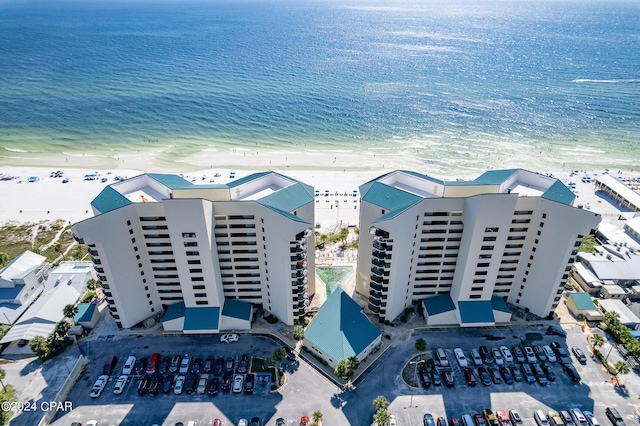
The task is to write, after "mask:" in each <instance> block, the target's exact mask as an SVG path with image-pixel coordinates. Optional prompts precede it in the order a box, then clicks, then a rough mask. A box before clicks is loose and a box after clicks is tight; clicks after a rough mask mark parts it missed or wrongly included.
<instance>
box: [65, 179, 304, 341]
mask: <svg viewBox="0 0 640 426" xmlns="http://www.w3.org/2000/svg"><path fill="white" fill-rule="evenodd" d="M91 204H92V207H93V210H94V214H95V216H94V217H92V218H90V219H86V220H84V221H82V222H79V223H76V224H75V225H73V228H72V229H73V233H74V235H75V236H76V238H77V239H78V240H79V241H80V242H82V243H85V244H87V245H88V247H89V253H90V255H91V258H92V259H93V263H94V264H95V268H96V271H97V273H98V278H99V280H100V282H101V283H102V287H103V289H104V291H105V294H106V296H107V301H108V302H109V307H110V310H111V314H112V315H113V317H114V318H115V319H116V322H117V324H118V326H119V327H125V328H129V327H133V326H134V325H136V324H138V323H140V322H141V321H143V320H145V319H147V318H150V317H153V316H155V315H158V314H161V313H163V312H164V313H165V317H166V316H167V315H166V314H168V313H169V311H170V315H169V316H171V318H169V319H167V318H164V319H163V321H168V320H172V321H174V322H173V323H172V324H173V327H174V329H175V328H176V327H177V329H181V330H183V331H184V332H185V333H207V332H217V331H220V330H227V329H238V328H243V327H245V328H248V326H249V325H250V322H251V312H252V309H251V308H252V307H262V308H264V309H266V310H268V311H269V312H271V313H272V314H274V315H275V316H276V317H278V318H279V319H280V320H282V321H283V322H285V323H286V324H295V323H296V322H297V321H298V319H299V318H300V317H301V316H303V315H304V314H305V313H306V312H307V310H308V306H309V297H310V296H311V295H313V293H314V289H315V282H314V277H315V275H314V273H313V271H314V257H313V247H314V243H313V239H314V236H313V224H314V192H313V188H312V187H310V186H309V185H305V184H303V183H301V182H298V181H296V180H294V179H291V178H288V177H286V176H283V175H280V174H278V173H273V172H265V173H256V174H252V175H250V176H247V177H245V178H242V179H237V180H235V181H231V182H230V183H228V184H224V185H213V184H207V185H197V184H193V183H191V182H189V181H187V180H185V179H183V178H182V177H179V176H176V175H167V174H143V175H140V176H137V177H134V178H131V179H127V180H124V181H120V182H117V183H114V184H112V185H109V186H107V187H105V189H104V190H103V191H102V192H101V193H100V194H99V195H98V196H97V197H96V198H95V199H94V200H93V201H92V203H91ZM307 242H308V243H307ZM308 271H311V272H310V273H308ZM175 320H177V321H178V322H175ZM176 324H178V325H177V326H176Z"/></svg>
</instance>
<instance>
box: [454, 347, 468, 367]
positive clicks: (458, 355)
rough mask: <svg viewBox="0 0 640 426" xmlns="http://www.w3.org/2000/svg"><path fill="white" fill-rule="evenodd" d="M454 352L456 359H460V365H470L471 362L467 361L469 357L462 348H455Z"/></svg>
mask: <svg viewBox="0 0 640 426" xmlns="http://www.w3.org/2000/svg"><path fill="white" fill-rule="evenodd" d="M453 354H454V355H455V356H456V360H457V361H458V364H459V365H460V367H467V366H468V365H469V363H468V362H467V358H466V357H465V356H464V352H462V349H460V348H455V349H454V350H453Z"/></svg>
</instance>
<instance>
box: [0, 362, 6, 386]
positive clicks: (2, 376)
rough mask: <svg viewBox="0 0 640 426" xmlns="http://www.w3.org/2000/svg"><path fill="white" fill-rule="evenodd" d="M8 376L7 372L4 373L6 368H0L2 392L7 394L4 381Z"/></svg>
mask: <svg viewBox="0 0 640 426" xmlns="http://www.w3.org/2000/svg"><path fill="white" fill-rule="evenodd" d="M6 376H7V372H6V371H4V368H2V367H0V385H2V392H6V390H5V388H4V383H2V381H3V380H4V378H5V377H6Z"/></svg>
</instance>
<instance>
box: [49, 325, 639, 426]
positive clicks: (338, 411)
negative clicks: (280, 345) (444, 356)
mask: <svg viewBox="0 0 640 426" xmlns="http://www.w3.org/2000/svg"><path fill="white" fill-rule="evenodd" d="M419 337H422V338H424V339H425V340H426V341H427V344H428V348H429V349H430V350H432V349H434V348H436V347H443V348H446V349H447V351H448V353H449V355H450V357H453V353H452V349H453V348H454V347H461V348H463V349H464V350H465V352H468V349H470V348H471V347H478V346H480V345H483V344H484V345H487V346H489V347H497V346H500V345H506V346H513V345H517V344H520V343H522V342H526V343H529V344H546V343H549V342H550V341H554V340H555V341H561V342H565V338H561V337H557V336H547V335H545V334H544V328H543V327H531V326H530V327H520V326H517V327H516V326H514V327H497V328H492V327H488V328H484V329H458V328H452V329H442V330H429V331H414V332H413V334H412V335H411V336H406V337H405V338H404V339H402V340H398V341H396V342H394V345H393V347H392V348H391V349H390V350H389V352H388V353H387V354H385V357H384V361H383V362H381V363H378V364H377V365H376V366H375V367H374V369H373V370H371V371H370V373H369V374H368V375H367V377H366V378H365V379H364V380H362V381H361V382H360V383H358V385H357V387H356V389H355V390H352V391H349V392H344V393H343V392H341V391H340V390H339V389H338V387H337V386H335V385H334V384H332V383H329V382H328V381H327V380H326V378H324V377H322V376H321V375H319V374H318V373H317V372H316V371H315V370H314V369H313V368H311V367H309V366H308V365H306V364H305V363H304V362H296V363H294V364H291V363H288V362H286V361H285V362H284V363H283V366H284V368H285V369H286V370H288V374H287V377H288V381H287V384H286V385H285V386H284V387H283V388H282V389H281V390H280V391H279V392H276V393H268V394H261V395H260V394H255V395H233V394H219V395H216V396H214V397H209V396H206V395H200V396H199V395H186V394H184V395H179V396H174V395H173V394H169V395H164V394H160V395H158V396H156V397H152V396H149V395H145V396H139V395H138V394H137V392H136V389H135V386H137V382H136V380H139V379H134V380H133V382H132V383H131V384H130V385H129V387H128V388H127V390H126V391H125V393H124V394H122V395H113V393H112V389H113V385H114V382H115V380H116V378H117V376H114V377H112V379H111V381H110V383H109V384H108V385H107V388H106V389H105V393H104V394H103V396H101V397H100V398H98V399H95V400H94V399H91V398H89V397H88V393H89V390H90V388H91V385H92V384H93V382H94V381H95V379H96V378H97V377H98V375H99V374H100V370H101V369H102V363H103V362H104V358H105V357H106V354H108V353H116V354H117V355H118V356H119V358H120V360H119V364H118V366H117V369H119V368H121V367H122V363H123V362H124V359H125V357H126V356H127V355H129V354H134V355H136V356H138V357H141V356H147V357H148V356H149V355H150V354H151V353H152V352H160V353H161V354H163V355H169V354H176V353H185V352H186V353H191V354H193V355H194V356H198V357H202V358H204V357H206V356H215V357H217V356H224V357H228V356H235V357H238V356H240V355H241V354H243V353H246V354H248V355H250V356H260V357H266V356H267V355H269V354H270V353H271V352H272V351H273V349H274V348H275V347H276V344H275V343H274V342H273V341H271V340H270V339H268V338H265V337H257V336H244V335H243V336H242V337H241V339H240V342H238V343H234V344H230V345H225V344H221V343H219V341H218V340H217V336H213V337H212V336H203V337H190V336H168V337H159V336H157V337H156V336H154V337H144V338H136V337H115V338H112V339H107V338H101V339H97V340H94V341H85V342H83V346H82V350H83V352H84V353H85V354H86V355H88V357H89V358H90V359H92V362H91V363H90V364H89V365H88V366H87V369H86V370H85V372H84V374H83V375H82V376H81V378H80V379H79V380H78V382H77V384H76V385H75V387H74V389H73V390H72V391H71V393H70V395H69V398H68V399H69V400H70V401H71V402H72V403H73V406H74V410H73V411H72V412H70V413H64V414H63V415H61V416H60V417H59V418H58V419H57V420H56V422H55V423H54V424H55V425H60V426H62V425H69V424H70V423H71V422H73V421H80V422H82V423H85V422H86V421H88V420H91V419H95V420H98V421H99V423H98V424H99V425H112V424H113V425H116V424H122V425H152V424H154V423H157V424H163V425H165V426H169V425H171V426H173V425H174V424H175V422H178V421H182V422H185V424H186V421H188V420H195V421H197V422H198V425H211V424H212V422H213V419H214V418H216V417H217V418H221V419H222V420H223V421H224V424H225V425H231V424H237V422H238V420H239V419H240V418H246V419H250V418H251V417H253V416H257V417H260V418H261V419H263V421H264V422H266V423H267V424H270V425H271V424H273V423H274V421H275V419H276V418H277V417H285V418H286V419H287V420H288V423H287V424H289V425H294V424H297V422H298V419H299V418H300V416H301V415H308V416H311V413H313V411H316V410H319V411H321V412H322V413H323V415H324V418H323V424H324V425H325V426H326V425H348V424H351V425H368V424H371V419H372V415H373V407H372V404H371V402H372V401H373V399H374V398H375V397H376V396H378V395H384V396H385V397H386V398H387V399H388V400H389V401H390V402H391V405H390V408H389V410H390V411H391V412H392V413H393V414H395V415H396V417H397V418H398V421H399V424H402V425H419V424H421V419H422V416H423V414H424V413H426V412H429V413H432V414H433V415H434V416H436V417H437V416H447V417H450V416H461V415H462V414H464V413H473V412H479V411H481V410H482V409H483V408H488V407H492V408H494V409H506V410H508V409H517V410H518V411H519V412H520V414H521V415H522V416H523V417H524V419H525V424H531V425H533V424H534V423H533V412H534V410H537V409H541V410H549V409H553V410H561V409H569V408H572V407H578V408H581V409H583V410H590V411H594V412H595V414H596V416H597V417H599V418H600V420H601V423H602V424H606V418H605V416H604V408H605V407H606V406H607V405H613V406H616V407H617V408H618V410H619V411H620V412H621V413H622V414H623V416H624V417H625V419H626V420H628V421H629V424H636V422H637V415H636V413H635V405H636V404H637V398H638V395H639V394H640V379H639V378H638V376H637V375H636V374H635V373H632V374H630V375H627V376H625V381H626V384H627V392H626V393H625V392H622V391H620V390H618V391H616V389H614V387H613V385H612V384H611V383H610V382H609V381H608V377H607V375H606V373H605V372H604V371H603V370H602V368H601V367H600V366H599V365H598V364H597V363H596V362H595V361H594V360H593V359H591V358H589V359H588V361H587V364H586V365H584V366H583V365H580V364H578V363H577V362H575V363H574V364H575V365H576V368H577V369H578V371H579V372H580V374H581V376H582V378H583V382H582V383H580V384H575V383H573V382H571V381H570V380H569V378H568V376H567V375H566V374H565V373H563V372H562V371H561V370H560V369H559V368H558V367H556V369H555V370H556V374H557V375H558V380H557V381H556V382H554V383H551V384H550V385H549V386H545V387H543V386H540V385H538V384H533V385H529V384H526V383H517V384H515V385H513V386H509V385H505V384H501V385H492V386H490V387H483V386H482V385H480V384H479V385H478V386H476V387H473V388H471V387H469V386H468V385H467V384H466V383H465V381H464V379H463V377H462V373H461V371H460V370H459V368H458V367H457V366H455V365H454V366H453V369H454V374H455V379H456V384H455V386H454V387H453V388H446V387H444V386H442V387H438V388H434V387H431V388H429V389H426V390H425V389H412V388H409V387H407V386H406V384H405V383H404V382H403V381H402V379H401V378H400V371H401V369H402V367H403V366H404V365H405V364H406V362H407V361H408V360H409V359H410V358H411V357H412V356H413V355H415V349H414V343H415V340H416V339H417V338H419ZM565 343H566V344H567V345H568V346H573V345H576V346H580V347H582V349H583V350H585V353H587V354H588V353H589V352H588V348H587V341H586V338H585V336H584V334H583V333H582V331H581V330H580V328H579V327H573V328H572V329H571V330H570V331H569V336H568V337H567V338H566V342H565Z"/></svg>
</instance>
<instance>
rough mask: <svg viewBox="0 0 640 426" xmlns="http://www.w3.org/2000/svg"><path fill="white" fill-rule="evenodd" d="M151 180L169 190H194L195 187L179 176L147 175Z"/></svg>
mask: <svg viewBox="0 0 640 426" xmlns="http://www.w3.org/2000/svg"><path fill="white" fill-rule="evenodd" d="M147 176H149V177H150V178H151V179H154V180H156V181H158V182H160V183H161V184H163V185H164V186H166V187H167V188H169V189H181V188H192V187H194V186H195V185H194V184H192V183H191V182H189V181H188V180H186V179H184V178H181V177H180V176H178V175H171V174H164V173H147Z"/></svg>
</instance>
